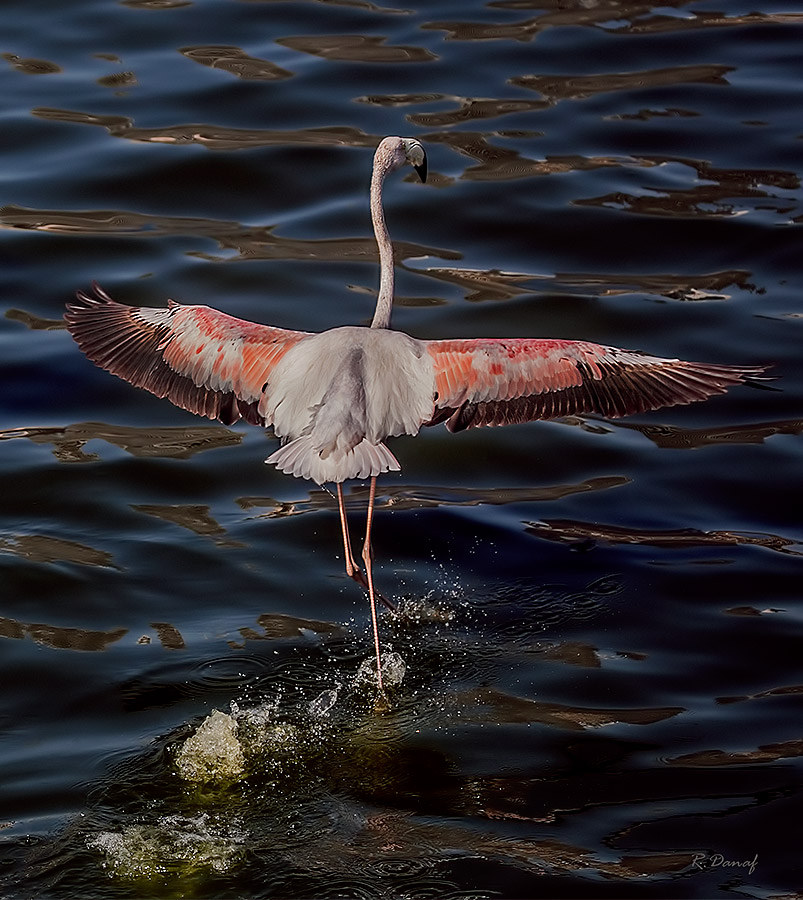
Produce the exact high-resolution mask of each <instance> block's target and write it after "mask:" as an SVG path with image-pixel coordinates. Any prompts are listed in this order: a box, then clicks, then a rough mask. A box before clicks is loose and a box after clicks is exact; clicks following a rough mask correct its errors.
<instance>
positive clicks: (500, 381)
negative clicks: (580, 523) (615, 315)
mask: <svg viewBox="0 0 803 900" xmlns="http://www.w3.org/2000/svg"><path fill="white" fill-rule="evenodd" d="M424 343H425V346H426V347H427V350H428V351H429V353H430V355H431V357H432V359H433V363H434V368H435V389H436V391H437V397H436V400H435V415H434V416H433V418H432V420H431V421H430V422H429V423H427V424H430V425H433V424H436V423H437V422H444V421H445V422H446V427H447V428H449V430H450V431H462V430H463V429H464V428H476V427H478V426H482V425H512V424H515V423H518V422H530V421H532V420H534V419H553V418H555V417H557V416H567V415H573V414H580V413H592V412H593V413H600V414H601V415H603V416H608V417H610V418H615V417H616V416H626V415H629V414H630V413H640V412H645V411H647V410H649V409H660V408H661V407H664V406H675V405H677V404H682V403H693V402H694V401H696V400H704V399H705V398H706V397H710V396H711V395H712V394H721V393H724V392H725V391H726V390H727V389H728V388H729V387H731V386H732V385H734V384H739V383H740V382H743V381H746V380H750V379H754V378H756V377H757V376H759V375H760V374H761V372H763V371H764V369H763V367H760V366H756V367H750V366H723V365H716V364H707V363H695V362H684V361H683V360H680V359H661V358H660V357H657V356H649V355H648V354H646V353H639V352H637V351H631V350H620V349H618V348H616V347H604V346H602V345H600V344H592V343H587V342H585V341H562V340H535V339H526V338H525V339H519V340H494V339H480V340H456V341H425V342H424Z"/></svg>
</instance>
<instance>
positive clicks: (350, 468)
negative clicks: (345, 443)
mask: <svg viewBox="0 0 803 900" xmlns="http://www.w3.org/2000/svg"><path fill="white" fill-rule="evenodd" d="M265 462H266V463H271V464H272V465H275V466H276V468H277V469H279V470H280V471H282V472H285V473H286V474H287V475H295V476H296V478H309V479H310V480H311V481H315V482H317V483H318V484H325V483H326V482H327V481H334V482H341V481H347V480H348V479H350V478H370V477H372V476H374V475H381V474H382V473H383V472H398V471H399V470H400V469H401V466H400V465H399V461H398V460H397V459H396V457H395V456H394V455H393V454H392V453H391V452H390V450H388V448H387V447H386V446H385V445H384V444H371V443H369V442H368V441H367V440H365V439H364V438H363V440H362V441H360V443H359V444H357V445H356V447H352V449H351V450H349V451H348V452H347V453H344V454H338V456H337V457H334V456H332V455H330V456H327V457H326V458H325V459H324V458H322V457H321V455H320V453H319V452H318V451H317V450H316V449H315V446H314V442H313V438H312V436H311V435H308V434H306V435H302V436H301V437H297V438H295V440H292V441H290V442H289V443H287V444H285V445H284V446H283V447H280V448H279V449H278V450H277V451H276V452H275V453H271V455H270V456H269V457H268V458H267V459H266V460H265Z"/></svg>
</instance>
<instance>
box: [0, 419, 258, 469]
mask: <svg viewBox="0 0 803 900" xmlns="http://www.w3.org/2000/svg"><path fill="white" fill-rule="evenodd" d="M17 438H27V439H28V440H29V441H31V442H32V443H34V444H52V445H53V455H54V456H55V457H56V459H57V460H58V461H59V462H64V463H77V462H80V463H85V462H96V461H97V460H98V459H99V457H98V454H97V453H87V452H86V450H85V449H84V448H85V446H86V444H87V443H88V442H89V441H94V440H102V441H106V442H107V443H109V444H111V445H112V446H114V447H119V448H120V449H121V450H125V451H126V452H127V453H130V454H131V455H132V456H137V457H140V458H143V459H154V458H160V457H164V458H167V459H189V458H190V457H192V456H194V455H195V454H196V453H202V452H203V451H205V450H215V449H217V448H219V447H233V446H236V445H238V444H240V443H241V442H242V439H243V435H242V434H240V433H239V432H236V431H231V430H230V429H228V428H224V427H223V426H222V425H193V426H190V427H178V428H173V427H171V428H150V427H144V428H143V427H136V426H126V425H107V424H106V423H105V422H81V423H78V424H76V425H66V426H64V427H59V426H45V427H40V428H36V427H33V428H7V429H5V430H2V431H0V441H8V440H14V439H17Z"/></svg>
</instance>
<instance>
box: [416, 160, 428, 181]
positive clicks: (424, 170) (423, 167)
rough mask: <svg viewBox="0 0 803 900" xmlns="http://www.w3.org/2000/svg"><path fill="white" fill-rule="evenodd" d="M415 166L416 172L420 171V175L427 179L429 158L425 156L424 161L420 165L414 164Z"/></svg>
mask: <svg viewBox="0 0 803 900" xmlns="http://www.w3.org/2000/svg"><path fill="white" fill-rule="evenodd" d="M413 168H414V169H415V170H416V172H418V177H419V178H420V179H421V180H422V181H426V180H427V158H426V156H425V157H424V161H423V162H422V163H421V165H420V166H413Z"/></svg>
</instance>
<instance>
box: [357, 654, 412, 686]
mask: <svg viewBox="0 0 803 900" xmlns="http://www.w3.org/2000/svg"><path fill="white" fill-rule="evenodd" d="M406 671H407V665H406V664H405V662H404V659H402V657H401V655H400V654H398V653H396V651H395V650H388V651H387V653H383V654H382V682H383V684H384V685H385V687H386V688H397V687H399V686H400V685H401V683H402V681H403V680H404V674H405V672H406ZM361 682H369V683H370V684H371V685H376V686H377V687H378V686H379V679H378V678H377V674H376V660H375V659H374V658H373V657H369V658H368V659H364V660H363V661H362V662H361V663H360V667H359V669H357V673H356V675H355V676H354V683H355V684H360V683H361Z"/></svg>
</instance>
